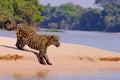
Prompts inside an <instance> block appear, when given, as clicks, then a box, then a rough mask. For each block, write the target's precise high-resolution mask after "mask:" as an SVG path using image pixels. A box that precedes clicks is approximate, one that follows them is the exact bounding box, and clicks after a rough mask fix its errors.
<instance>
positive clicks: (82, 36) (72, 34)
mask: <svg viewBox="0 0 120 80" xmlns="http://www.w3.org/2000/svg"><path fill="white" fill-rule="evenodd" d="M37 33H39V34H50V35H51V34H55V35H58V36H60V37H61V41H62V42H64V43H73V44H80V45H87V46H91V47H96V48H101V49H105V50H111V51H115V52H120V34H117V33H105V32H88V31H64V32H62V33H60V32H58V33H56V32H40V31H39V32H37ZM0 36H6V37H13V38H15V37H16V35H15V32H14V31H5V30H1V31H0Z"/></svg>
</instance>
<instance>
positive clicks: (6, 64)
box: [0, 36, 120, 75]
mask: <svg viewBox="0 0 120 80" xmlns="http://www.w3.org/2000/svg"><path fill="white" fill-rule="evenodd" d="M15 43H16V39H14V38H8V37H2V36H0V56H5V55H8V54H9V55H11V56H12V55H15V54H17V55H20V56H23V58H22V59H18V60H0V65H1V68H0V74H19V73H20V74H30V75H31V74H32V75H34V74H83V73H92V72H104V71H119V70H120V68H119V67H120V64H119V61H101V60H100V59H99V58H115V59H116V57H118V58H119V57H120V53H117V52H112V51H107V50H102V49H98V48H93V47H88V46H84V45H76V44H67V43H61V46H60V47H59V48H56V47H55V46H50V47H49V48H48V50H47V51H48V52H47V53H48V57H49V59H50V61H51V62H52V63H53V65H52V66H50V65H41V64H40V63H39V61H38V59H37V56H36V55H35V54H38V51H36V50H33V49H30V48H28V47H27V46H25V48H26V49H28V50H29V51H21V50H18V49H17V48H16V47H15Z"/></svg>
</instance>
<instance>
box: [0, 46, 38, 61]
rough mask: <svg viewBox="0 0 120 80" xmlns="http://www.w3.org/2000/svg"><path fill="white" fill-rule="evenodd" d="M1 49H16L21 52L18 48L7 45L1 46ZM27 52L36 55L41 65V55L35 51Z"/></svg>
mask: <svg viewBox="0 0 120 80" xmlns="http://www.w3.org/2000/svg"><path fill="white" fill-rule="evenodd" d="M0 46H1V47H6V48H10V49H16V50H19V49H18V48H16V47H12V46H7V45H0ZM27 52H32V53H33V54H34V55H36V57H37V59H38V61H39V63H40V57H39V54H38V53H37V52H35V51H32V50H27Z"/></svg>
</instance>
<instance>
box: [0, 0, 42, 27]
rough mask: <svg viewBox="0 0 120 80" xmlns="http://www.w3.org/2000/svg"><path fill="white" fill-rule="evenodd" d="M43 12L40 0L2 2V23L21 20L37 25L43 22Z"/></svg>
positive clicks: (0, 19)
mask: <svg viewBox="0 0 120 80" xmlns="http://www.w3.org/2000/svg"><path fill="white" fill-rule="evenodd" d="M41 10H43V6H42V5H40V4H39V2H38V0H0V22H4V21H6V20H10V21H17V20H19V21H23V22H26V23H28V25H37V24H38V23H40V22H41V21H42V20H43V18H42V16H41Z"/></svg>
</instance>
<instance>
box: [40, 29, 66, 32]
mask: <svg viewBox="0 0 120 80" xmlns="http://www.w3.org/2000/svg"><path fill="white" fill-rule="evenodd" d="M41 31H44V32H64V31H62V30H57V29H49V30H41Z"/></svg>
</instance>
